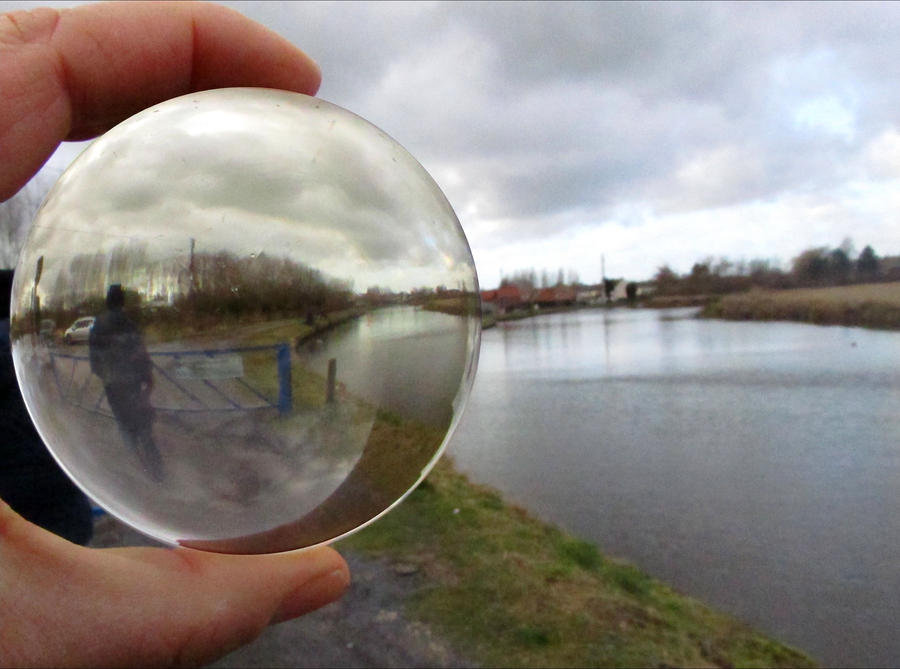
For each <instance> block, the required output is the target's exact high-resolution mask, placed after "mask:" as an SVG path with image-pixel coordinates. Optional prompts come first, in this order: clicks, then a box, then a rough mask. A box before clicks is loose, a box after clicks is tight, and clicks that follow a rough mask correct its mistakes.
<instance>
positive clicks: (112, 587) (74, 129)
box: [0, 2, 350, 667]
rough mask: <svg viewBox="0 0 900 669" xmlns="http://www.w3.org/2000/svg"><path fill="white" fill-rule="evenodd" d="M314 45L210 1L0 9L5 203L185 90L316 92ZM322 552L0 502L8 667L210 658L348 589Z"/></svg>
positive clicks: (342, 570)
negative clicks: (64, 151)
mask: <svg viewBox="0 0 900 669" xmlns="http://www.w3.org/2000/svg"><path fill="white" fill-rule="evenodd" d="M320 80H321V75H320V72H319V69H318V67H317V66H316V64H315V63H314V62H313V61H312V60H310V59H309V58H308V57H307V56H306V55H305V54H304V53H303V52H301V51H300V50H298V49H297V48H296V47H294V46H293V45H291V44H290V43H289V42H287V41H286V40H284V39H283V38H281V37H279V36H278V35H276V34H274V33H272V32H271V31H269V30H268V29H266V28H264V27H263V26H260V25H259V24H257V23H254V22H253V21H250V20H249V19H247V18H245V17H243V16H241V15H240V14H238V13H236V12H234V11H232V10H229V9H226V8H223V7H219V6H215V5H209V4H203V3H186V4H181V3H156V2H150V3H132V2H128V3H121V4H118V3H110V4H101V5H88V6H84V7H78V8H76V9H71V10H58V11H57V10H53V9H47V8H44V9H37V10H33V11H29V12H24V11H23V12H12V13H9V14H3V15H0V200H4V199H6V198H8V197H11V196H12V195H13V194H15V193H16V192H17V191H18V190H19V189H20V188H21V187H22V186H23V185H24V184H25V183H26V182H27V181H28V179H29V178H30V177H31V176H32V175H33V174H34V173H35V172H36V171H37V170H38V169H39V168H40V167H41V165H43V163H44V162H45V161H46V160H47V158H48V157H49V156H50V155H51V154H52V152H53V151H54V149H55V148H56V147H57V145H58V144H59V142H60V141H62V140H64V139H70V140H76V139H86V138H89V137H91V136H94V135H96V134H99V133H101V132H103V131H104V130H106V129H108V128H109V127H111V126H113V125H115V124H116V123H118V122H119V121H122V120H123V119H125V118H127V117H128V116H130V115H132V114H134V113H136V112H137V111H140V110H141V109H144V108H146V107H148V106H150V105H152V104H156V103H158V102H161V101H163V100H166V99H168V98H171V97H175V96H177V95H181V94H185V93H189V92H192V91H197V90H202V89H208V88H219V87H227V86H261V87H269V88H281V89H286V90H292V91H297V92H300V93H306V94H308V95H313V94H315V92H316V91H317V90H318V86H319V82H320ZM349 578H350V577H349V571H348V568H347V565H346V563H345V562H344V560H343V558H341V556H340V555H338V553H336V552H335V551H334V550H332V549H330V548H327V547H320V548H315V549H311V550H307V551H302V552H293V553H281V554H276V555H247V556H244V555H218V554H214V553H204V552H201V551H196V550H191V549H186V548H175V549H165V548H112V549H89V548H84V547H81V546H76V545H74V544H71V543H69V542H67V541H65V540H63V539H60V538H59V537H56V536H55V535H53V534H51V533H49V532H46V531H45V530H43V529H41V528H39V527H37V526H35V525H32V524H31V523H28V522H27V521H25V520H24V519H23V518H21V517H20V516H19V515H17V514H16V513H15V512H13V511H12V510H11V509H10V508H9V507H8V506H7V505H5V504H3V503H2V502H0V665H3V666H17V665H19V666H22V665H25V666H95V667H100V666H118V667H125V666H149V665H154V666H173V665H199V664H204V663H207V662H210V661H212V660H213V659H215V658H217V657H220V656H222V655H224V654H226V653H228V652H229V651H231V650H233V649H235V648H237V647H238V646H240V645H242V644H244V643H247V642H248V641H250V640H252V639H253V638H255V637H256V636H257V635H258V634H259V633H260V632H261V631H262V630H263V629H264V628H265V627H266V625H268V624H270V623H274V622H280V621H283V620H287V619H289V618H294V617H297V616H300V615H303V614H304V613H307V612H309V611H312V610H314V609H316V608H318V607H320V606H323V605H325V604H327V603H329V602H331V601H334V600H335V599H337V598H339V597H340V596H341V595H342V594H343V592H344V591H345V589H346V588H347V586H348V584H349Z"/></svg>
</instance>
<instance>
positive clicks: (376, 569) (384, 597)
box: [92, 515, 474, 668]
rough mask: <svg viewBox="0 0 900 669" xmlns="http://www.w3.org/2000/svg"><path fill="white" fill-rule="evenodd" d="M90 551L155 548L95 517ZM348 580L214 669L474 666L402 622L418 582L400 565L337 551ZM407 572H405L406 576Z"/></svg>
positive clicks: (434, 638) (107, 519)
mask: <svg viewBox="0 0 900 669" xmlns="http://www.w3.org/2000/svg"><path fill="white" fill-rule="evenodd" d="M92 545H93V546H96V547H110V546H138V545H142V546H148V545H155V543H154V542H153V541H152V540H150V539H147V538H146V537H144V536H143V535H141V534H139V533H138V532H135V531H134V530H132V529H130V528H129V527H127V526H126V525H123V524H122V523H120V522H118V521H117V520H115V519H114V518H112V517H110V516H108V515H103V516H100V517H99V518H98V519H97V522H96V524H95V530H94V540H93V542H92ZM341 553H342V554H343V555H344V557H345V558H346V559H347V562H348V563H349V565H350V571H351V574H352V577H353V582H352V584H351V586H350V589H349V590H348V592H347V593H346V594H345V595H344V597H343V598H342V599H341V600H340V601H337V602H334V603H333V604H330V605H328V606H326V607H324V608H322V609H320V610H318V611H315V612H313V613H311V614H309V615H307V616H304V617H303V618H299V619H297V620H292V621H288V622H285V623H281V624H280V625H276V626H273V627H270V628H268V629H267V630H266V631H265V632H263V634H262V635H261V636H260V637H259V638H258V639H256V640H255V641H254V642H252V643H250V644H248V645H247V646H244V647H243V648H240V649H238V650H236V651H234V652H232V653H230V654H229V655H227V656H225V657H223V658H221V659H220V660H218V661H217V662H215V663H213V664H212V665H211V666H213V667H222V668H225V667H471V666H474V664H473V663H472V662H470V661H468V660H466V659H465V658H463V657H461V656H460V655H459V654H457V653H455V652H453V651H452V650H451V649H450V648H449V646H448V645H447V644H446V643H445V642H444V641H443V640H441V639H440V638H439V637H438V636H437V635H435V634H434V633H433V632H432V631H431V630H430V629H429V628H428V627H426V626H425V625H423V624H422V623H418V622H416V621H414V620H409V619H408V618H407V617H406V616H405V615H404V613H403V605H404V601H405V599H406V598H407V597H409V596H410V595H412V594H413V593H415V592H416V590H417V589H419V588H424V587H427V583H426V581H425V578H424V577H423V576H422V575H421V574H420V573H419V572H417V571H414V570H413V569H410V568H407V566H406V565H402V564H392V563H390V562H387V561H382V560H370V559H366V558H363V557H362V556H359V555H355V554H353V553H351V552H349V551H346V550H341ZM410 572H412V573H410Z"/></svg>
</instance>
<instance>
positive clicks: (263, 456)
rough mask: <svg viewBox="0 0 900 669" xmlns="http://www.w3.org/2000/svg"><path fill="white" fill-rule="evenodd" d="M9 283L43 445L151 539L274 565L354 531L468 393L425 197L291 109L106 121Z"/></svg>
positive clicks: (413, 166)
mask: <svg viewBox="0 0 900 669" xmlns="http://www.w3.org/2000/svg"><path fill="white" fill-rule="evenodd" d="M213 129H214V131H213ZM19 267H20V271H18V272H17V274H16V281H17V283H16V286H15V287H14V305H13V321H12V337H13V349H14V356H15V360H16V365H17V373H18V375H19V380H20V385H21V386H22V388H23V394H24V396H25V398H26V401H27V403H28V406H29V409H30V410H31V412H32V415H33V417H34V419H35V422H36V424H37V426H38V428H39V430H40V432H41V434H42V436H43V437H44V439H45V441H47V443H48V445H49V446H50V447H51V449H52V451H53V453H54V455H55V456H56V457H57V458H58V459H59V461H60V462H61V464H62V465H63V467H64V468H65V469H66V470H67V471H68V472H69V473H70V475H72V476H73V478H75V480H76V481H78V482H79V483H80V484H81V485H82V486H84V488H85V489H86V490H87V491H88V492H89V493H90V494H91V495H92V496H93V497H94V498H95V499H96V500H97V501H98V502H99V503H100V504H102V505H103V506H104V507H106V508H107V509H109V510H110V511H112V512H113V513H115V514H116V515H118V516H119V517H121V518H122V519H123V520H125V521H126V522H129V523H131V524H132V525H134V526H135V527H137V528H138V529H141V530H144V531H146V532H148V533H150V534H151V535H153V536H155V537H156V538H158V539H162V540H164V541H169V542H179V543H182V544H186V545H191V546H196V547H201V548H209V549H212V550H223V551H239V552H257V551H278V550H287V549H292V548H296V547H301V546H306V545H310V544H314V543H318V542H321V541H325V540H328V539H331V538H333V537H335V536H338V535H340V534H342V533H344V532H346V531H349V530H352V529H354V528H355V527H358V526H359V525H360V524H362V523H365V522H367V521H368V520H370V519H371V518H373V517H374V516H376V515H378V514H379V513H381V512H382V511H383V510H385V509H386V508H388V507H389V506H390V505H391V504H393V503H394V502H395V501H396V500H397V499H398V498H399V497H400V496H402V495H403V494H404V493H405V492H406V491H407V490H408V489H409V488H410V487H411V486H412V485H414V484H415V483H416V481H418V480H419V478H420V477H421V476H423V475H424V474H423V473H424V472H425V471H427V469H428V467H429V465H430V464H431V463H432V462H433V461H434V459H435V458H436V457H437V455H438V454H439V452H440V450H441V448H442V445H443V444H444V442H445V439H446V437H447V435H448V433H449V431H450V430H451V429H452V427H453V426H454V425H455V421H456V420H458V416H459V412H460V410H461V408H462V403H463V401H464V399H465V397H466V395H467V393H468V388H469V386H470V384H471V381H472V378H473V374H474V365H475V359H476V353H477V347H478V338H479V335H480V306H479V301H478V286H477V280H476V277H475V269H474V264H473V261H472V257H471V253H470V252H469V248H468V244H467V242H466V240H465V237H464V236H463V234H462V230H461V228H460V226H459V223H458V222H457V220H456V217H455V215H454V214H453V211H452V209H451V208H450V205H449V204H448V202H447V200H446V198H444V196H443V194H442V193H441V192H440V190H439V189H438V187H437V186H436V184H435V183H434V182H433V181H432V180H431V178H430V177H429V176H428V174H427V173H426V172H425V171H424V170H423V169H422V167H421V166H420V165H419V164H418V163H417V162H416V161H415V160H414V159H413V158H412V157H411V156H410V155H409V154H408V153H406V152H405V151H404V150H403V149H402V148H401V147H399V146H398V145H397V144H396V143H395V142H393V140H391V139H390V138H388V137H387V136H386V135H384V134H383V133H381V132H380V131H379V130H377V129H376V128H374V127H373V126H371V125H369V124H368V123H367V122H365V121H363V120H362V119H360V118H358V117H356V116H354V115H352V114H350V113H349V112H346V111H344V110H341V109H339V108H337V107H334V106H332V105H329V104H328V103H326V102H324V101H321V100H317V99H314V98H308V97H306V96H301V95H296V94H290V93H284V92H279V91H255V90H246V89H229V90H220V91H210V92H205V93H201V94H196V95H191V96H187V97H185V98H179V99H177V100H173V101H169V102H167V103H163V104H162V105H159V106H157V107H155V108H152V109H150V110H147V111H145V112H142V113H141V114H139V115H137V116H136V117H134V118H132V119H130V120H129V121H126V123H124V124H122V125H121V126H119V127H117V128H116V129H114V130H113V131H111V132H110V133H108V134H107V135H105V136H104V137H102V138H101V139H100V140H98V141H97V142H95V143H94V144H93V145H92V146H91V147H90V148H88V149H87V150H86V151H85V152H84V153H83V154H82V156H81V157H80V158H79V159H78V160H77V161H76V162H75V163H74V165H73V166H72V167H71V168H70V169H69V170H68V171H67V172H66V173H65V174H64V175H63V177H62V178H61V179H60V181H59V182H58V183H57V185H56V186H55V187H54V189H53V191H52V192H51V194H50V195H49V196H48V199H47V201H46V202H45V204H44V205H43V207H42V208H41V211H40V212H39V214H38V216H37V219H36V220H35V223H34V225H33V226H32V230H31V233H30V237H29V239H28V241H27V243H26V246H25V249H24V250H23V254H22V257H21V259H20V264H19ZM35 267H37V268H38V269H37V271H36V272H35V271H34V269H33V268H35ZM115 286H120V288H115ZM90 319H96V320H95V323H94V325H93V329H91V328H90V325H88V326H87V327H84V326H80V325H78V324H79V323H83V322H87V323H89V322H90ZM45 322H52V323H53V324H54V325H53V326H51V327H49V328H45V327H43V326H42V323H45ZM69 325H71V327H70V328H69V329H68V330H65V331H63V328H66V327H67V326H69ZM85 344H87V345H85ZM123 440H124V441H125V442H126V444H128V445H129V446H130V447H129V448H125V449H123V448H122V442H123Z"/></svg>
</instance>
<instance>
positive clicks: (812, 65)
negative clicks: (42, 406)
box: [0, 2, 900, 287]
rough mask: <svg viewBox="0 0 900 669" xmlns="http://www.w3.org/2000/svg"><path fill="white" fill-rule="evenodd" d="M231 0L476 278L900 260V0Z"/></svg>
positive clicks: (58, 161) (1, 5)
mask: <svg viewBox="0 0 900 669" xmlns="http://www.w3.org/2000/svg"><path fill="white" fill-rule="evenodd" d="M31 4H34V3H24V2H0V10H3V9H7V8H10V7H27V6H30V5H31ZM42 4H55V5H57V6H59V5H62V4H65V3H42ZM224 4H227V5H229V6H231V7H234V8H236V9H238V10H240V11H242V12H243V13H244V14H246V15H248V16H250V17H251V18H254V19H256V20H257V21H260V22H261V23H263V24H265V25H267V26H269V27H271V28H273V29H274V30H276V31H278V32H280V33H281V34H283V35H285V36H286V37H288V38H289V39H291V40H292V41H293V42H294V43H296V44H297V45H298V46H300V47H301V48H303V49H304V50H306V51H307V52H308V53H309V54H310V55H311V56H312V57H314V58H315V59H316V60H317V61H318V62H319V64H320V66H321V68H322V71H323V76H324V80H323V85H322V88H321V90H320V92H319V95H320V97H322V98H324V99H326V100H329V101H331V102H334V103H336V104H338V105H341V106H343V107H346V108H348V109H350V110H352V111H354V112H356V113H357V114H360V115H361V116H363V117H365V118H367V119H368V120H370V121H371V122H372V123H374V124H376V125H377V126H379V127H381V128H382V129H383V130H384V131H385V132H386V133H388V134H389V135H391V136H393V137H394V138H395V139H397V140H398V141H399V142H400V143H401V144H402V145H403V146H405V147H406V148H407V149H408V150H409V151H410V152H411V153H412V154H413V155H414V156H415V157H416V158H418V160H419V161H420V162H421V163H422V164H423V165H424V166H425V168H426V169H427V170H428V171H429V172H430V173H431V175H432V176H433V177H434V179H435V180H436V181H437V182H438V184H440V186H441V187H442V188H443V190H444V192H445V193H446V195H447V197H448V198H449V200H450V202H451V203H452V205H453V207H454V209H455V210H456V213H457V215H458V217H459V219H460V221H461V223H462V225H463V228H464V229H465V231H466V234H467V235H468V238H469V242H470V244H471V247H472V252H473V254H474V257H475V261H476V265H477V267H478V271H479V276H480V279H481V283H482V286H483V287H491V286H494V285H496V284H497V282H498V281H499V279H500V276H501V272H505V273H506V274H509V273H512V272H514V271H516V270H519V269H526V268H531V267H534V268H535V269H537V271H538V272H540V271H541V270H542V269H544V268H546V269H548V270H549V271H550V273H551V275H555V273H556V270H557V269H558V268H560V267H562V268H566V269H572V270H575V271H576V272H577V273H578V274H579V276H580V278H581V280H582V281H589V282H593V281H597V280H599V279H600V277H601V257H605V264H606V274H607V275H608V276H616V277H618V276H624V277H626V278H629V279H635V280H639V279H644V278H649V277H651V276H652V275H653V274H654V272H655V270H656V268H657V267H658V266H660V265H662V264H664V263H668V264H670V265H671V266H672V267H673V268H674V269H675V270H676V271H681V272H686V271H688V270H689V269H690V267H691V265H692V264H693V263H694V262H695V261H696V260H699V259H702V258H705V257H707V256H715V257H719V256H727V257H729V258H730V259H732V260H740V259H746V260H750V259H754V258H775V259H779V260H780V261H782V262H783V263H789V262H790V259H791V258H793V257H794V256H796V255H797V254H798V253H799V252H800V251H802V250H804V249H806V248H809V247H812V246H831V247H834V246H838V245H839V244H841V243H842V241H843V240H844V239H845V238H847V237H850V238H851V239H852V241H853V243H854V246H855V248H856V250H857V251H859V250H860V249H861V248H862V247H863V246H865V245H866V244H871V245H872V246H874V248H875V250H876V252H878V253H879V254H881V255H889V254H898V253H900V236H898V232H900V213H898V211H900V4H893V3H889V4H865V3H851V4H840V3H812V4H802V3H786V4H764V3H754V4H708V3H704V4H700V3H685V4H679V3H650V4H640V3H625V4H615V3H597V4H594V3H573V4H567V3H562V2H553V3H527V4H526V3H515V4H506V3H485V4H466V3H457V2H453V3H447V4H444V3H400V4H389V3H373V4H354V3H344V2H339V3H316V2H313V3H274V2H272V3H267V2H246V3H245V2H226V3H224ZM71 155H72V151H71V150H70V149H69V150H64V151H61V152H59V153H58V155H57V156H55V157H54V159H53V166H56V167H58V166H61V165H63V164H65V161H66V160H67V159H69V158H70V156H71Z"/></svg>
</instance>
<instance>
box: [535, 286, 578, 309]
mask: <svg viewBox="0 0 900 669" xmlns="http://www.w3.org/2000/svg"><path fill="white" fill-rule="evenodd" d="M534 301H535V302H536V303H537V305H538V306H539V307H562V306H570V305H573V304H575V288H574V287H573V286H553V287H552V288H541V289H540V290H539V291H538V292H537V295H536V297H535V300H534Z"/></svg>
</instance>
